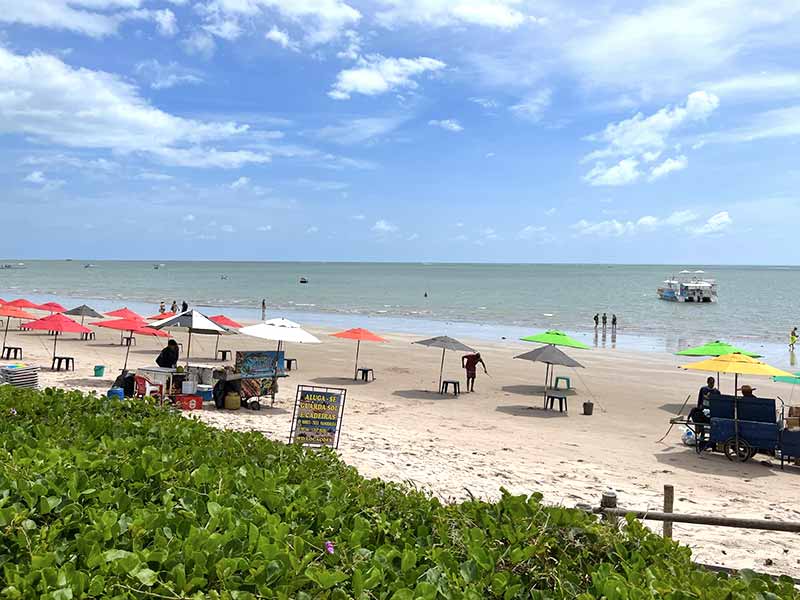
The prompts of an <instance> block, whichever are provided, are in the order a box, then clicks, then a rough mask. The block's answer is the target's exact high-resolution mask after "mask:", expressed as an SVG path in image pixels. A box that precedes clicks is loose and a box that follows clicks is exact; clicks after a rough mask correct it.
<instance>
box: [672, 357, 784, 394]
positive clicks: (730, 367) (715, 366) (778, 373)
mask: <svg viewBox="0 0 800 600" xmlns="http://www.w3.org/2000/svg"><path fill="white" fill-rule="evenodd" d="M681 369H686V370H689V371H708V372H710V373H733V374H734V395H735V394H736V393H738V391H739V375H760V376H763V377H792V374H791V373H787V372H786V371H782V370H781V369H776V368H775V367H772V366H770V365H768V364H767V363H764V362H761V361H760V360H757V359H755V358H753V357H751V356H746V355H744V354H723V355H722V356H717V357H714V358H708V359H706V360H701V361H699V362H696V363H690V364H688V365H681Z"/></svg>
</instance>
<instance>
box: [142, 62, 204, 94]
mask: <svg viewBox="0 0 800 600" xmlns="http://www.w3.org/2000/svg"><path fill="white" fill-rule="evenodd" d="M135 70H136V74H137V75H139V77H141V78H142V79H143V80H144V81H146V82H147V84H148V85H149V86H150V87H151V88H153V89H156V90H163V89H168V88H171V87H175V86H176V85H183V84H196V83H202V81H203V79H202V77H200V75H199V74H198V73H197V72H196V71H194V70H192V69H187V68H186V67H182V66H180V65H179V64H178V63H176V62H169V63H163V64H162V63H160V62H159V61H158V60H156V59H154V58H153V59H151V60H145V61H142V62H140V63H138V64H137V65H136V68H135Z"/></svg>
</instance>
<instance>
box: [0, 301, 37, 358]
mask: <svg viewBox="0 0 800 600" xmlns="http://www.w3.org/2000/svg"><path fill="white" fill-rule="evenodd" d="M0 317H6V330H5V332H4V333H3V349H5V347H6V338H7V337H8V322H9V321H10V320H11V319H20V320H22V319H29V320H31V321H35V320H36V317H35V316H34V315H32V314H31V313H26V312H25V311H24V310H22V309H21V308H17V307H15V306H9V305H8V304H3V305H2V306H0Z"/></svg>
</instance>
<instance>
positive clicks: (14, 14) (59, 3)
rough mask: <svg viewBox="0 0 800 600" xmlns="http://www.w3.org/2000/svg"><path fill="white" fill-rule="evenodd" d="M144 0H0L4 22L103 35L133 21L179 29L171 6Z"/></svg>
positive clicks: (167, 32) (0, 17)
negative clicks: (146, 5) (147, 5)
mask: <svg viewBox="0 0 800 600" xmlns="http://www.w3.org/2000/svg"><path fill="white" fill-rule="evenodd" d="M141 3H142V0H24V1H21V0H0V22H4V23H18V24H22V25H29V26H32V27H44V28H48V29H59V30H63V31H71V32H73V33H79V34H82V35H87V36H90V37H93V38H102V37H106V36H109V35H113V34H114V33H116V32H117V29H118V28H119V26H120V25H121V24H122V23H124V22H125V21H129V20H149V21H153V22H154V23H155V24H156V26H157V28H158V30H159V32H160V33H161V34H162V35H167V36H171V35H174V34H175V33H176V32H177V23H176V19H175V15H174V13H173V12H172V11H171V10H169V9H161V10H146V9H140V8H139V6H140V5H141Z"/></svg>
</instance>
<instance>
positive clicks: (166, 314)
mask: <svg viewBox="0 0 800 600" xmlns="http://www.w3.org/2000/svg"><path fill="white" fill-rule="evenodd" d="M176 314H177V313H174V312H172V311H171V310H168V311H167V312H163V313H158V314H157V315H153V316H152V317H147V320H148V321H161V320H162V319H169V318H170V317H174V316H175V315H176Z"/></svg>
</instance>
